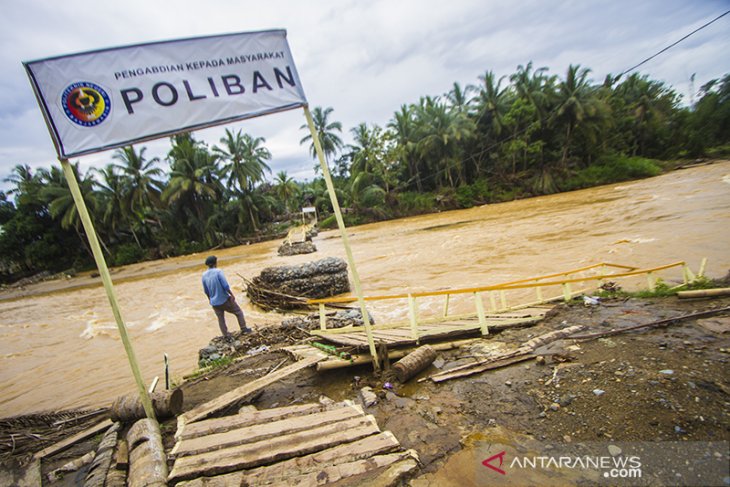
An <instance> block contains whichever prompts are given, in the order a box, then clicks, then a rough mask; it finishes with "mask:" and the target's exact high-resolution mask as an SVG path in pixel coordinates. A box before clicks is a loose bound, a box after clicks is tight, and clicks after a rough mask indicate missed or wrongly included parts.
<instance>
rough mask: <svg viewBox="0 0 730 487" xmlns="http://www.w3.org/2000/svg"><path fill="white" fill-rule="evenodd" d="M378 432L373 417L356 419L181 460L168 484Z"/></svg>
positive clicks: (329, 446)
mask: <svg viewBox="0 0 730 487" xmlns="http://www.w3.org/2000/svg"><path fill="white" fill-rule="evenodd" d="M379 431H380V430H379V428H378V425H377V423H376V422H375V418H373V416H365V417H356V418H353V419H350V420H347V421H342V422H339V423H332V424H328V425H324V426H320V427H316V428H312V429H310V430H307V431H303V432H300V433H295V434H293V435H287V436H281V437H277V438H273V439H270V440H264V441H260V442H256V443H249V444H245V445H239V446H234V447H231V448H224V449H222V450H216V451H214V452H208V453H202V454H200V455H193V456H189V457H181V458H178V459H177V460H176V461H175V465H174V466H173V469H172V472H171V473H170V476H169V478H168V481H169V482H178V481H181V480H189V479H191V478H195V477H199V476H203V475H218V474H222V473H228V472H231V471H234V470H239V469H244V468H246V469H249V468H253V467H258V466H261V465H266V464H270V463H273V462H276V461H281V460H286V459H288V458H292V457H295V456H301V455H306V454H309V453H314V452H317V451H320V450H324V449H327V448H331V447H333V446H336V445H339V444H342V443H349V442H352V441H355V440H359V439H361V438H365V437H367V436H370V435H373V434H375V433H379Z"/></svg>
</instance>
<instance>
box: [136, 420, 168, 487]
mask: <svg viewBox="0 0 730 487" xmlns="http://www.w3.org/2000/svg"><path fill="white" fill-rule="evenodd" d="M127 444H128V445H129V478H128V485H129V487H143V486H144V487H162V486H166V485H167V456H166V455H165V450H164V448H163V447H162V437H161V435H160V425H159V424H158V423H157V421H154V420H152V419H140V420H139V421H137V422H136V423H134V425H133V426H132V427H131V428H130V429H129V432H128V433H127Z"/></svg>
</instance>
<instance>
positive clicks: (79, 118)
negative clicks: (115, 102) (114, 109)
mask: <svg viewBox="0 0 730 487" xmlns="http://www.w3.org/2000/svg"><path fill="white" fill-rule="evenodd" d="M61 105H62V106H63V111H64V112H65V113H66V116H67V117H68V118H69V120H71V121H72V122H74V123H75V124H78V125H81V126H82V127H94V126H96V125H99V124H100V123H102V122H103V121H104V120H106V118H107V117H108V116H109V112H110V111H111V100H110V99H109V95H107V94H106V91H104V89H103V88H102V87H101V86H99V85H97V84H95V83H89V82H87V81H81V82H78V83H73V84H72V85H69V86H68V87H67V88H66V89H65V90H63V94H62V95H61Z"/></svg>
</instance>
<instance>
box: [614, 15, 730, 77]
mask: <svg viewBox="0 0 730 487" xmlns="http://www.w3.org/2000/svg"><path fill="white" fill-rule="evenodd" d="M727 14H730V10H728V11H727V12H725V13H723V14H721V15H718V16H717V17H715V18H714V19H712V20H710V21H709V22H707V23H706V24H705V25H703V26H701V27H698V28H696V29H695V30H693V31H692V32H690V33H689V34H687V35H686V36H684V37H682V38H681V39H679V40H678V41H675V42H673V43H671V44H669V45H668V46H667V47H665V48H664V49H662V50H661V51H659V52H657V53H656V54H654V55H652V56H649V57H648V58H646V59H644V60H643V61H641V62H640V63H639V64H637V65H636V66H632V67H630V68H629V69H627V70H626V71H623V72H621V73H620V74H619V75H618V77H621V76H623V75H625V74H626V73H630V72H631V71H633V70H635V69H636V68H638V67H639V66H641V65H642V64H645V63H647V62H649V61H651V60H652V59H654V58H655V57H657V56H658V55H660V54H661V53H663V52H666V51H668V50H669V49H671V48H673V47H674V46H676V45H677V44H679V43H680V42H682V41H683V40H685V39H687V38H688V37H689V36H691V35H692V34H696V33H697V32H699V31H701V30H702V29H704V28H705V27H707V26H709V25H710V24H712V23H714V22H717V21H718V20H720V19H721V18H723V17H724V16H726V15H727Z"/></svg>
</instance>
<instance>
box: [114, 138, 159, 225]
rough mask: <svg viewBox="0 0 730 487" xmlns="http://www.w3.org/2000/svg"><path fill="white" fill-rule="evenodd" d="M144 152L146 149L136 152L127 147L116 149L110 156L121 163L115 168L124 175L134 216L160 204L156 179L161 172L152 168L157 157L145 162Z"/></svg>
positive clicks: (156, 168)
mask: <svg viewBox="0 0 730 487" xmlns="http://www.w3.org/2000/svg"><path fill="white" fill-rule="evenodd" d="M146 150H147V148H146V147H142V148H141V149H140V151H139V152H137V151H135V149H134V147H133V146H128V147H123V148H121V149H117V150H116V151H114V154H113V155H112V158H114V159H116V160H118V161H119V162H120V163H121V164H116V165H115V167H117V168H118V169H120V170H121V171H122V174H123V175H124V179H125V184H126V185H127V187H128V201H129V209H130V210H131V211H132V212H133V213H135V214H144V213H145V212H146V211H147V210H148V209H149V208H150V207H152V206H158V205H159V204H160V193H161V190H162V182H161V181H160V180H158V179H157V178H158V177H159V176H161V175H162V170H161V169H160V168H158V167H154V166H155V164H157V163H158V162H160V160H159V158H157V157H154V158H152V159H150V160H146V159H145V157H144V153H145V151H146Z"/></svg>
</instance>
